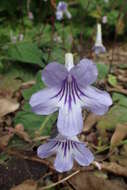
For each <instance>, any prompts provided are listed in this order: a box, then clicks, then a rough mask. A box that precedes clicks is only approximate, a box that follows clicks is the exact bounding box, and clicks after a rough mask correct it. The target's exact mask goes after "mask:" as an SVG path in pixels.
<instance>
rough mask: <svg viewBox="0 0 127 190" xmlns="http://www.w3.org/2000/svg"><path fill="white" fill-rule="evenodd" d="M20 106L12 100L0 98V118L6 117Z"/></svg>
mask: <svg viewBox="0 0 127 190" xmlns="http://www.w3.org/2000/svg"><path fill="white" fill-rule="evenodd" d="M19 106H20V104H19V103H17V102H15V101H14V100H10V99H7V98H3V97H1V98H0V117H3V116H5V115H7V114H8V113H11V112H14V111H16V110H17V109H18V108H19Z"/></svg>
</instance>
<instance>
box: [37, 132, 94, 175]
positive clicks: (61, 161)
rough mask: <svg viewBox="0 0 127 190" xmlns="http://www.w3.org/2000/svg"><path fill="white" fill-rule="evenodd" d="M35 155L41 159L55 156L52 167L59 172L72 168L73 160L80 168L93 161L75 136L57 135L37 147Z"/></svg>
mask: <svg viewBox="0 0 127 190" xmlns="http://www.w3.org/2000/svg"><path fill="white" fill-rule="evenodd" d="M37 154H38V157H40V158H42V159H43V158H47V157H49V156H51V155H53V154H56V159H55V162H54V167H55V169H56V170H57V171H59V172H65V171H69V170H70V169H71V168H72V167H73V160H74V159H75V160H76V161H77V162H78V163H79V164H80V165H81V166H88V165H90V163H91V162H93V160H94V156H93V154H92V152H91V151H90V150H89V149H88V148H86V146H85V144H84V143H83V142H80V141H79V140H78V138H77V137H76V136H75V137H72V138H65V137H63V136H61V135H57V137H56V138H54V139H50V140H49V141H48V143H46V144H43V145H41V146H39V148H38V149H37Z"/></svg>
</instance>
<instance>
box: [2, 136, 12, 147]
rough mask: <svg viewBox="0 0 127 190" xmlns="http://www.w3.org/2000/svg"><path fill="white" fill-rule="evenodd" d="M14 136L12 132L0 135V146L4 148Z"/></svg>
mask: <svg viewBox="0 0 127 190" xmlns="http://www.w3.org/2000/svg"><path fill="white" fill-rule="evenodd" d="M13 136H14V133H8V134H5V135H3V136H1V137H0V148H4V147H6V146H7V145H8V143H9V141H10V140H11V139H12V137H13Z"/></svg>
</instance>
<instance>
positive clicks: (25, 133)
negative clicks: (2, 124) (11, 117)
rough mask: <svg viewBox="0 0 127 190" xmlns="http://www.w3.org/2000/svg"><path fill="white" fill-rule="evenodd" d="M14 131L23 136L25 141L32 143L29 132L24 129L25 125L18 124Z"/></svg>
mask: <svg viewBox="0 0 127 190" xmlns="http://www.w3.org/2000/svg"><path fill="white" fill-rule="evenodd" d="M14 133H15V134H16V135H17V136H19V137H20V138H22V139H23V140H24V141H26V142H29V143H31V142H32V141H31V139H30V137H29V135H28V133H27V132H25V131H24V126H23V125H22V124H17V125H16V126H15V129H14Z"/></svg>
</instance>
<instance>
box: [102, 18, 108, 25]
mask: <svg viewBox="0 0 127 190" xmlns="http://www.w3.org/2000/svg"><path fill="white" fill-rule="evenodd" d="M107 21H108V18H107V16H103V17H102V23H103V24H106V23H107Z"/></svg>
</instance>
